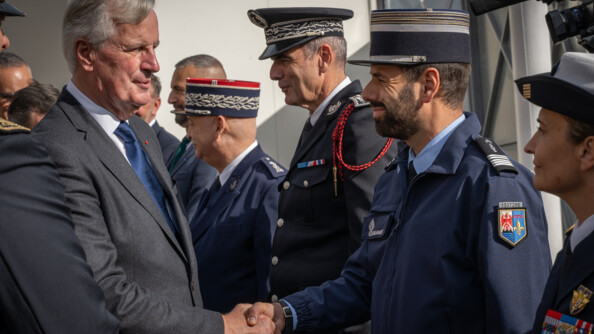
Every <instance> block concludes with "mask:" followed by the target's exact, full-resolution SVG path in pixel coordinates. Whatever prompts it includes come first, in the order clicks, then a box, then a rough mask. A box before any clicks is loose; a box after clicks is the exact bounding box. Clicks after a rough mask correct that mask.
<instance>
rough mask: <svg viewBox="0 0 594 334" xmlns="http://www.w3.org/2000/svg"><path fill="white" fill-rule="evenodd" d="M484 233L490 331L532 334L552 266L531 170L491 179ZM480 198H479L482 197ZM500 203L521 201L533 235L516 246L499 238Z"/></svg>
mask: <svg viewBox="0 0 594 334" xmlns="http://www.w3.org/2000/svg"><path fill="white" fill-rule="evenodd" d="M487 182H488V184H487V185H486V186H487V187H488V190H487V191H486V193H487V198H486V201H485V203H486V205H484V206H483V208H482V209H483V211H482V224H480V226H481V228H480V229H481V230H480V232H479V238H478V239H479V246H478V249H479V251H478V266H479V272H480V275H481V278H482V281H483V282H484V283H483V284H484V289H485V300H486V310H485V314H486V315H487V318H486V319H487V323H486V326H485V328H488V329H489V330H488V331H487V332H488V333H529V332H530V331H531V330H532V325H533V321H534V315H535V314H536V310H537V307H538V305H539V302H540V299H541V297H542V294H543V291H544V287H545V284H546V280H547V277H548V274H549V270H550V268H551V256H550V251H549V247H548V237H547V235H548V234H547V224H546V218H545V214H544V210H543V208H542V199H541V197H540V194H539V193H538V192H537V191H536V190H534V188H533V186H532V178H531V175H530V174H529V172H527V171H523V170H520V175H517V176H515V177H514V176H513V175H510V174H507V173H502V175H501V176H492V177H489V178H488V180H487ZM477 198H480V197H477ZM501 202H522V203H523V204H524V206H525V207H526V217H525V221H526V227H527V231H528V234H527V235H526V237H525V239H524V240H522V241H520V242H519V243H518V244H516V246H511V245H509V244H507V243H506V242H505V241H503V240H502V238H501V237H500V236H499V224H498V219H499V214H498V207H499V205H500V204H499V203H501Z"/></svg>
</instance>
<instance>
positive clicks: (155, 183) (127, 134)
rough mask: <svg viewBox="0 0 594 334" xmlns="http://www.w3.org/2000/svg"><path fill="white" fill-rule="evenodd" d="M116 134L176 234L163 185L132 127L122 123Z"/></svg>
mask: <svg viewBox="0 0 594 334" xmlns="http://www.w3.org/2000/svg"><path fill="white" fill-rule="evenodd" d="M114 133H115V134H116V135H117V136H118V137H120V138H121V139H122V140H123V141H124V147H125V148H126V156H127V157H128V160H129V161H130V165H132V169H134V172H136V175H138V178H140V181H142V184H143V185H144V187H145V188H146V190H148V192H149V194H151V197H152V198H153V200H154V201H155V203H156V204H157V206H158V207H159V210H160V211H161V214H162V215H163V217H164V218H165V220H166V221H167V224H168V225H169V227H170V228H171V230H172V231H173V233H174V234H176V233H177V226H176V225H175V223H174V222H173V221H172V219H171V217H170V216H169V210H168V209H167V200H166V199H165V194H164V193H163V188H162V187H161V183H160V182H159V179H158V178H157V176H156V175H155V172H154V171H153V168H152V167H151V164H150V162H149V160H148V157H147V156H146V153H145V152H144V150H143V149H142V147H140V144H139V142H138V140H136V136H135V135H134V132H132V129H131V128H130V125H128V123H126V122H121V123H120V125H119V126H118V128H117V129H116V130H115V132H114Z"/></svg>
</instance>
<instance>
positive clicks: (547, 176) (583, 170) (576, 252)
mask: <svg viewBox="0 0 594 334" xmlns="http://www.w3.org/2000/svg"><path fill="white" fill-rule="evenodd" d="M593 78H594V55H592V54H587V53H577V52H568V53H565V54H564V55H563V56H562V57H561V60H560V62H559V63H558V64H557V65H556V66H555V67H554V68H553V70H552V71H551V72H550V73H542V74H538V75H533V76H528V77H525V78H521V79H518V80H517V81H516V83H517V85H518V89H519V90H520V92H521V93H522V95H523V96H524V97H525V98H526V99H528V100H529V101H530V102H532V103H534V104H536V105H538V106H540V107H542V109H541V110H540V114H539V116H538V122H539V129H538V131H537V132H536V133H535V134H534V136H533V137H532V139H531V140H530V141H529V142H528V144H526V147H525V148H524V149H525V151H526V152H527V153H530V154H534V173H535V175H534V186H535V187H536V189H538V190H542V191H546V192H549V193H552V194H555V195H557V196H559V197H561V198H562V199H563V200H564V201H566V202H567V204H569V206H570V207H571V209H572V210H573V211H574V213H575V214H576V216H577V218H578V221H577V223H576V224H575V225H574V227H573V228H572V229H570V231H568V232H567V237H566V239H565V245H564V247H563V249H562V250H561V252H559V254H558V255H557V259H556V260H555V265H554V266H553V270H552V271H551V275H550V276H549V280H548V281H547V285H546V288H545V292H544V296H543V297H542V302H541V303H540V306H539V307H538V312H537V314H536V319H535V321H534V333H541V332H542V333H557V331H556V330H558V329H560V328H564V329H565V331H566V333H577V332H578V331H577V330H578V329H580V328H581V329H584V330H585V331H584V333H590V332H591V331H593V330H594V305H592V303H591V299H592V291H594V257H593V256H592V254H594V233H592V231H594V197H593V196H592V192H593V191H594V113H593V112H592V105H594V79H593ZM564 333H565V332H564ZM580 333H582V332H580Z"/></svg>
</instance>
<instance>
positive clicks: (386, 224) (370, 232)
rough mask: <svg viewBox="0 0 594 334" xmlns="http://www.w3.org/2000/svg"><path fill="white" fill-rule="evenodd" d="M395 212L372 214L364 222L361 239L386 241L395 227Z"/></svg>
mask: <svg viewBox="0 0 594 334" xmlns="http://www.w3.org/2000/svg"><path fill="white" fill-rule="evenodd" d="M393 214H394V213H393V212H373V211H372V212H371V213H370V214H369V215H368V216H367V217H365V219H364V220H363V231H362V233H361V239H363V240H370V241H373V240H384V239H386V238H387V237H388V236H389V235H390V233H391V230H392V227H393V225H394V216H393Z"/></svg>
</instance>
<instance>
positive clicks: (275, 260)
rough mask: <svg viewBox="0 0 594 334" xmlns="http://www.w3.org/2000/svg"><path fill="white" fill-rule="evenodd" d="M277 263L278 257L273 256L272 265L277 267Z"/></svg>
mask: <svg viewBox="0 0 594 334" xmlns="http://www.w3.org/2000/svg"><path fill="white" fill-rule="evenodd" d="M277 263H278V257H276V256H273V257H272V265H273V266H276V265H277Z"/></svg>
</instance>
